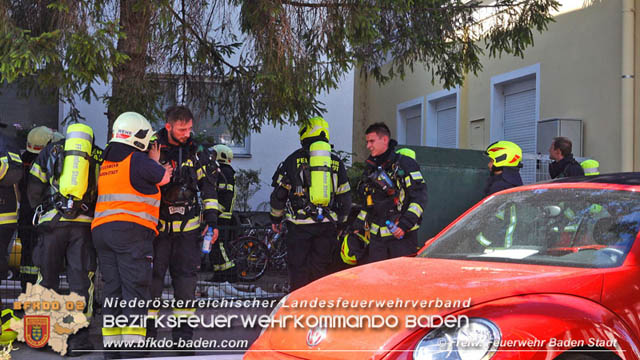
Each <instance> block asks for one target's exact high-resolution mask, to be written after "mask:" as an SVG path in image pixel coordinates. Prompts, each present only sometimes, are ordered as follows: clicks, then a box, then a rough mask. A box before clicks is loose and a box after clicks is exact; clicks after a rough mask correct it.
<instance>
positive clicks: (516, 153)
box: [485, 140, 522, 167]
mask: <svg viewBox="0 0 640 360" xmlns="http://www.w3.org/2000/svg"><path fill="white" fill-rule="evenodd" d="M485 154H486V155H487V156H489V157H490V158H491V159H493V166H495V167H503V166H507V167H518V166H520V162H521V161H522V149H520V146H518V145H517V144H516V143H512V142H511V141H506V140H502V141H496V142H494V143H493V144H491V145H489V147H487V150H485Z"/></svg>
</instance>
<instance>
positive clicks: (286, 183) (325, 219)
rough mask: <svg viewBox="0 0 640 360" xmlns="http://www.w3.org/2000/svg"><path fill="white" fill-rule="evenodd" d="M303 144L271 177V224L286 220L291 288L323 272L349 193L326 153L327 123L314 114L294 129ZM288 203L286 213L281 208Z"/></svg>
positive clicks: (340, 169) (340, 166)
mask: <svg viewBox="0 0 640 360" xmlns="http://www.w3.org/2000/svg"><path fill="white" fill-rule="evenodd" d="M298 135H300V144H301V145H302V147H301V148H300V149H298V150H296V151H294V152H293V153H292V154H291V155H289V156H288V157H287V158H286V159H285V160H284V161H283V162H282V163H280V165H279V166H278V168H277V170H276V172H275V174H274V175H273V183H272V185H273V187H274V189H273V192H272V193H271V201H270V205H271V224H272V226H271V227H272V229H273V231H275V232H279V231H280V230H281V227H280V226H281V225H280V224H281V222H282V221H283V220H284V221H286V223H287V230H288V232H287V235H286V244H287V266H288V268H289V277H290V285H291V290H295V289H298V288H300V287H302V286H304V285H306V284H308V283H309V282H311V281H313V280H315V279H318V278H320V277H322V276H324V275H326V274H327V272H328V270H329V266H330V264H331V262H332V256H334V255H335V254H336V252H335V250H337V230H338V229H337V228H338V227H340V228H342V227H343V226H344V224H345V221H346V219H347V216H348V215H349V211H350V209H351V194H350V187H349V181H348V178H347V171H346V170H345V167H344V163H343V162H342V161H341V160H340V158H338V156H337V155H335V154H333V153H332V152H331V145H330V144H329V124H328V123H327V122H326V121H325V120H324V119H323V118H321V117H314V118H312V119H310V120H309V121H307V122H306V123H304V124H302V126H301V127H300V130H299V131H298ZM287 202H289V203H290V204H291V211H290V212H286V211H285V208H286V207H287V206H286V205H287Z"/></svg>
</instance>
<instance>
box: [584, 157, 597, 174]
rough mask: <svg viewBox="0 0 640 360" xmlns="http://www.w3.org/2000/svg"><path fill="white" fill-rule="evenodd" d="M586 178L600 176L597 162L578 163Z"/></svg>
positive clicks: (590, 160) (591, 160)
mask: <svg viewBox="0 0 640 360" xmlns="http://www.w3.org/2000/svg"><path fill="white" fill-rule="evenodd" d="M580 166H582V169H583V170H584V174H585V175H586V176H593V175H600V170H599V169H598V168H599V167H600V163H599V162H598V161H597V160H593V159H589V160H585V161H583V162H581V163H580Z"/></svg>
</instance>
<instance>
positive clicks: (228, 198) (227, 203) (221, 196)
mask: <svg viewBox="0 0 640 360" xmlns="http://www.w3.org/2000/svg"><path fill="white" fill-rule="evenodd" d="M235 176H236V172H235V170H233V167H231V165H227V164H220V173H219V174H218V202H219V203H220V219H227V220H229V219H231V215H232V214H233V206H234V205H235V202H236V188H235V186H236V180H235Z"/></svg>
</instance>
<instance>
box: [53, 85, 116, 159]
mask: <svg viewBox="0 0 640 360" xmlns="http://www.w3.org/2000/svg"><path fill="white" fill-rule="evenodd" d="M94 90H95V91H96V94H97V95H98V96H100V97H101V96H104V95H106V94H108V93H109V91H110V90H111V87H110V86H107V85H105V84H103V83H100V84H97V85H94ZM76 107H77V108H78V110H79V111H80V115H81V116H83V117H84V118H85V119H86V124H87V125H89V126H91V127H92V128H93V137H94V139H95V140H96V145H98V146H100V147H102V148H103V149H104V147H105V145H106V144H107V132H108V131H107V124H108V119H107V115H106V112H107V105H106V104H105V103H104V102H102V101H100V100H96V99H93V100H92V101H91V103H87V102H85V101H83V100H81V99H80V98H77V97H76ZM58 109H59V112H60V114H59V115H58V129H59V131H60V132H61V133H62V134H64V133H65V132H66V130H67V127H66V125H63V124H62V121H63V120H64V118H65V117H66V116H67V114H68V113H69V109H70V106H69V105H68V104H64V103H62V102H61V103H60V106H59V107H58Z"/></svg>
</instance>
